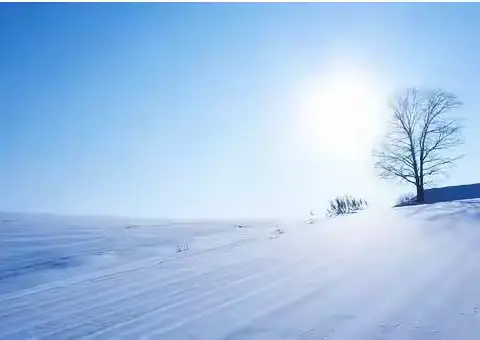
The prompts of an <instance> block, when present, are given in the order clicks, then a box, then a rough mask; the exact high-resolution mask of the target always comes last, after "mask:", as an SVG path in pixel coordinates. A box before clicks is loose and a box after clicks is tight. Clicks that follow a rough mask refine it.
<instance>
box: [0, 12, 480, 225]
mask: <svg viewBox="0 0 480 340" xmlns="http://www.w3.org/2000/svg"><path fill="white" fill-rule="evenodd" d="M479 18H480V4H473V3H472V4H416V3H407V4H380V3H378V4H375V3H371V4H342V3H332V4H321V3H316V4H315V3H310V4H273V3H272V4H247V3H245V4H214V3H209V4H113V3H112V4H93V3H90V4H87V3H85V4H73V3H71V4H5V3H4V4H0V210H4V211H26V212H30V211H37V212H54V213H66V214H108V215H123V216H125V215H129V216H139V217H140V216H145V217H147V216H148V217H150V216H156V217H185V218H194V217H201V218H204V217H247V216H248V217H272V216H279V217H297V216H298V217H306V216H307V215H308V211H309V209H313V210H314V211H317V212H318V213H319V214H323V211H324V208H325V206H326V204H327V202H328V199H330V198H333V197H334V196H336V195H341V194H345V193H350V194H355V195H361V196H363V197H365V198H367V199H370V200H372V201H373V202H380V203H385V202H388V199H391V198H392V197H395V196H396V195H398V194H399V193H402V192H405V191H413V188H409V187H407V186H398V185H395V184H393V183H391V184H389V183H385V182H381V181H380V180H378V179H377V178H376V177H375V174H374V170H373V167H372V162H373V159H372V158H371V157H370V152H371V146H372V145H373V143H374V142H375V140H377V139H376V138H378V136H379V135H380V133H381V127H382V126H383V119H384V117H385V115H386V114H387V113H388V112H386V111H385V109H384V106H383V105H384V104H385V103H386V100H387V96H388V94H389V93H391V92H393V91H395V90H397V89H400V88H402V87H405V86H432V87H441V88H444V89H445V90H448V91H452V92H454V93H456V94H457V95H458V96H459V97H460V99H461V100H463V101H464V103H465V105H464V107H463V109H462V110H461V111H459V112H458V114H459V115H461V116H462V117H463V118H465V119H466V129H465V139H466V144H465V145H464V146H463V147H462V149H461V151H462V152H463V153H465V154H466V155H467V156H466V157H465V158H464V159H463V160H462V161H461V162H459V164H458V166H457V167H456V168H455V169H454V170H452V172H451V176H450V177H449V178H448V179H446V180H444V181H442V182H441V183H439V184H440V185H449V184H464V183H473V182H480V173H479V169H480V154H479V153H480V152H479V150H478V147H477V146H478V145H480V134H479V132H480V130H479V128H480V96H479V94H480V82H479V81H478V78H479V76H480V62H479V60H480V44H479V43H478V42H479V41H478V39H479V37H480V20H479Z"/></svg>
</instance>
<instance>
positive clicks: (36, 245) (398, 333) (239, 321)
mask: <svg viewBox="0 0 480 340" xmlns="http://www.w3.org/2000/svg"><path fill="white" fill-rule="evenodd" d="M0 217H1V222H2V223H1V226H0V339H8V340H10V339H78V338H83V339H175V340H177V339H205V340H215V339H229V340H233V339H262V340H268V339H302V340H303V339H328V340H331V339H348V340H360V339H455V340H457V339H480V312H479V308H480V285H479V284H478V282H479V279H480V261H479V259H480V247H479V246H478V245H479V244H480V200H468V201H459V202H450V203H438V204H432V205H424V206H415V207H408V208H402V209H392V210H385V211H373V210H372V211H363V212H360V213H358V214H355V215H352V216H348V217H340V218H335V219H332V220H325V221H320V220H319V221H317V222H316V223H314V224H307V223H304V222H299V223H292V224H285V223H280V222H278V221H248V222H246V221H238V223H242V224H241V227H239V226H238V225H236V224H235V223H234V222H218V221H217V222H197V223H193V222H178V223H171V222H165V221H163V222H155V221H148V222H145V221H136V222H135V221H127V220H120V219H82V218H60V217H53V216H34V215H19V214H16V215H12V214H3V215H1V216H0ZM277 225H278V226H277ZM187 248H188V249H187ZM179 250H181V251H179Z"/></svg>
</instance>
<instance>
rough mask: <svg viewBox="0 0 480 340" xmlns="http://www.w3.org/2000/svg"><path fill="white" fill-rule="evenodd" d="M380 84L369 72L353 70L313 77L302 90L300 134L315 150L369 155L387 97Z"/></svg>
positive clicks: (346, 155)
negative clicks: (383, 93) (383, 94)
mask: <svg viewBox="0 0 480 340" xmlns="http://www.w3.org/2000/svg"><path fill="white" fill-rule="evenodd" d="M378 85H379V84H378V83H377V82H375V80H374V79H373V77H372V76H370V75H369V74H366V73H362V72H360V71H352V70H348V71H347V70H345V71H340V72H339V71H336V72H332V73H331V74H330V75H327V76H326V77H321V78H320V77H319V78H317V79H312V80H311V81H310V82H308V83H307V84H306V86H305V87H304V88H303V89H302V91H301V94H300V110H299V111H300V112H298V113H299V114H298V116H297V119H298V121H297V123H298V130H297V132H298V133H299V134H300V138H301V139H302V140H303V142H304V143H306V144H307V146H308V147H310V148H312V149H313V150H314V151H316V152H319V153H321V154H323V155H329V156H333V157H335V158H339V159H346V160H351V159H354V158H355V159H357V158H362V157H365V156H366V155H369V154H370V151H371V149H372V146H373V143H374V140H375V138H376V137H377V135H378V133H379V126H380V123H381V121H380V114H381V110H382V104H383V102H384V100H385V98H384V97H383V96H382V94H381V93H382V90H381V89H380V88H379V86H378Z"/></svg>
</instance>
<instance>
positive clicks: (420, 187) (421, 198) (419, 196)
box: [417, 184, 425, 203]
mask: <svg viewBox="0 0 480 340" xmlns="http://www.w3.org/2000/svg"><path fill="white" fill-rule="evenodd" d="M417 202H418V203H424V202H425V191H424V189H423V185H421V184H418V185H417Z"/></svg>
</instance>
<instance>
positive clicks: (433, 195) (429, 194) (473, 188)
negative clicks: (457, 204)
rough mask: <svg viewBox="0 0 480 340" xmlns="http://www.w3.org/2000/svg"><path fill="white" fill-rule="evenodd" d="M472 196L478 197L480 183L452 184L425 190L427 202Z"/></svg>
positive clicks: (472, 197)
mask: <svg viewBox="0 0 480 340" xmlns="http://www.w3.org/2000/svg"><path fill="white" fill-rule="evenodd" d="M474 198H480V183H475V184H465V185H454V186H449V187H443V188H432V189H426V190H425V201H426V202H427V203H438V202H448V201H455V200H464V199H474Z"/></svg>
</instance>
